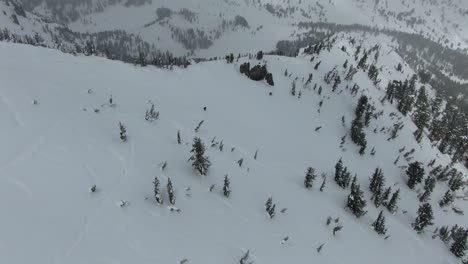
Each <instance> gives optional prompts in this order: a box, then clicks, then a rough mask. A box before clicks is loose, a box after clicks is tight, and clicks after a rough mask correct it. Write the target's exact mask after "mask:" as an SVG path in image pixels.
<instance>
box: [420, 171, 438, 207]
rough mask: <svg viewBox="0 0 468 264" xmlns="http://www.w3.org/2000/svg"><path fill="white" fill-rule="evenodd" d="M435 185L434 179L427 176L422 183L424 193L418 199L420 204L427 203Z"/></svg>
mask: <svg viewBox="0 0 468 264" xmlns="http://www.w3.org/2000/svg"><path fill="white" fill-rule="evenodd" d="M435 185H436V179H435V178H434V177H432V176H428V177H427V178H426V180H425V181H424V193H423V195H421V197H419V201H420V202H427V201H428V200H429V196H430V195H431V193H432V191H433V190H434V187H435Z"/></svg>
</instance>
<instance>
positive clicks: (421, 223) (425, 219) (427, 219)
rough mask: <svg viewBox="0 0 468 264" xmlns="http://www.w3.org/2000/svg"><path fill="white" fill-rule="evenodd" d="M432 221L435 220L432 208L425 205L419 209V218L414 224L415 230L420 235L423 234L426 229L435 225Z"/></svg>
mask: <svg viewBox="0 0 468 264" xmlns="http://www.w3.org/2000/svg"><path fill="white" fill-rule="evenodd" d="M432 220H434V213H433V212H432V207H431V205H430V204H429V203H424V204H422V205H421V206H420V207H419V209H418V217H416V220H415V221H414V223H413V228H414V230H416V231H417V232H418V233H421V232H423V231H424V228H425V227H427V226H430V225H433V223H432Z"/></svg>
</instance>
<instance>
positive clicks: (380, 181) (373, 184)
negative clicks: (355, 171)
mask: <svg viewBox="0 0 468 264" xmlns="http://www.w3.org/2000/svg"><path fill="white" fill-rule="evenodd" d="M384 185H385V178H384V175H383V173H382V169H380V168H376V169H375V171H374V174H372V177H371V178H370V184H369V189H370V191H371V192H372V193H375V192H376V191H377V189H378V188H379V187H382V188H383V186H384Z"/></svg>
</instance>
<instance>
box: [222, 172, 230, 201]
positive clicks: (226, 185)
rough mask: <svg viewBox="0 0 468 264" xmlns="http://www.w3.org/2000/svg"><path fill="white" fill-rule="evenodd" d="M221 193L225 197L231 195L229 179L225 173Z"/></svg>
mask: <svg viewBox="0 0 468 264" xmlns="http://www.w3.org/2000/svg"><path fill="white" fill-rule="evenodd" d="M223 194H224V196H226V197H229V196H230V195H231V181H230V180H229V177H228V175H227V174H226V175H225V176H224V186H223Z"/></svg>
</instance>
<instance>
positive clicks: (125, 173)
mask: <svg viewBox="0 0 468 264" xmlns="http://www.w3.org/2000/svg"><path fill="white" fill-rule="evenodd" d="M375 41H378V40H377V39H376V40H375ZM342 45H345V46H346V45H348V42H347V41H345V40H343V41H342V42H340V41H338V42H337V44H336V45H335V46H334V47H333V48H332V49H331V50H330V51H329V52H328V51H323V52H322V53H321V55H320V56H318V57H317V58H316V61H318V60H322V61H323V63H322V65H321V66H320V68H319V69H318V70H317V71H316V70H314V65H315V62H314V63H312V62H310V56H309V55H302V56H301V57H299V58H287V57H277V56H265V57H264V59H263V61H264V62H266V63H267V65H268V70H269V71H270V72H272V73H273V76H274V81H275V86H274V87H271V86H268V85H267V84H266V83H264V82H254V81H251V80H250V79H248V78H247V77H245V76H243V75H241V74H240V73H239V66H240V63H243V62H245V61H246V60H247V58H241V59H240V60H239V61H238V62H235V63H233V64H227V63H226V62H225V61H213V62H206V63H200V64H195V65H192V66H190V67H189V68H188V69H178V68H175V69H174V70H173V71H168V70H162V69H157V68H154V67H145V68H142V67H136V66H133V65H130V64H124V63H121V62H117V61H110V60H106V59H103V58H99V57H85V56H72V55H69V54H63V53H60V52H58V51H55V50H50V49H45V48H38V47H32V46H26V45H19V44H11V43H0V58H2V59H1V60H0V80H1V82H0V120H2V130H1V131H0V146H1V148H0V181H1V184H0V209H1V210H2V211H3V212H4V213H3V214H2V217H0V234H1V236H0V263H9V264H22V263H33V262H34V263H38V264H49V263H67V264H75V263H76V264H78V263H80V264H81V263H96V264H97V263H100V264H102V263H109V264H111V263H112V264H115V263H142V264H145V263H148V264H149V263H180V261H183V260H184V259H188V261H187V262H186V263H187V264H198V263H199V264H202V263H203V264H217V263H239V259H240V258H241V257H242V256H243V255H244V254H245V252H246V251H247V250H250V260H251V261H253V263H258V264H262V263H264V264H276V263H278V264H279V263H304V262H306V261H309V262H320V263H325V264H327V263H329V264H332V263H333V264H336V263H347V264H354V263H363V262H364V263H374V262H378V263H388V264H390V263H421V264H423V263H424V264H432V263H434V264H436V263H437V264H439V263H458V262H457V261H458V260H457V259H456V258H455V257H453V256H452V255H451V254H450V252H449V250H448V249H447V247H446V246H445V245H444V244H443V243H442V242H441V241H440V240H439V239H434V240H433V239H431V235H432V231H433V230H434V229H435V228H436V227H439V226H441V225H453V224H455V223H458V224H464V223H466V222H467V221H466V220H467V218H466V216H459V215H456V214H454V213H453V212H452V211H451V210H448V211H444V210H442V209H441V208H440V207H439V206H438V201H439V200H440V199H441V197H442V195H443V193H444V192H445V191H446V190H447V188H448V187H447V186H446V183H438V184H437V187H436V189H435V191H434V193H433V194H432V196H431V197H432V199H431V201H430V203H431V204H432V206H433V209H434V215H435V221H434V222H435V225H434V226H432V227H430V228H428V229H427V231H426V233H425V234H417V233H416V232H415V231H414V230H413V229H412V227H411V223H412V222H413V221H414V219H415V218H416V211H417V208H418V206H419V201H418V199H417V197H416V196H417V194H416V193H415V192H414V191H411V190H409V189H408V187H406V183H405V182H406V176H405V174H404V169H401V168H399V167H398V166H404V165H406V162H405V161H404V160H403V159H402V161H400V163H399V164H397V165H394V164H393V161H394V159H395V158H396V156H398V155H399V152H398V149H400V148H401V147H403V146H406V149H407V150H409V149H411V148H415V153H414V155H413V156H414V160H419V161H421V162H423V163H424V164H427V162H429V161H430V160H432V159H433V158H437V163H438V164H442V165H446V164H448V162H449V158H448V157H447V156H445V155H442V154H440V153H439V152H438V151H437V150H435V149H433V148H432V147H431V146H430V144H429V142H428V140H427V139H426V138H424V139H423V142H422V144H421V145H418V144H417V143H416V142H415V141H414V137H413V134H412V133H413V131H414V130H415V126H414V124H413V123H412V122H411V121H410V119H409V118H406V117H405V118H402V119H401V120H402V121H403V122H404V123H405V127H404V129H403V130H402V131H401V132H400V136H399V137H398V138H396V139H395V140H394V141H387V138H388V134H386V133H373V132H372V131H373V130H374V128H377V129H378V130H379V131H380V128H383V127H385V128H389V127H392V126H393V123H394V121H393V120H392V117H391V116H390V113H392V112H397V111H396V109H395V107H394V106H392V105H390V104H388V103H385V104H384V105H382V104H381V103H380V102H379V100H380V99H381V98H382V96H383V95H384V90H381V89H377V88H375V87H374V85H373V84H372V82H371V81H370V80H369V79H368V77H367V74H366V73H364V72H362V71H360V72H358V73H357V74H356V76H355V78H354V82H356V83H358V84H359V85H360V86H361V87H362V92H363V93H365V94H367V95H368V96H369V97H371V98H372V102H373V103H374V104H375V106H376V107H377V111H380V110H383V111H384V114H383V115H382V116H381V117H379V118H378V119H376V120H372V122H371V126H370V127H369V128H366V134H367V135H368V141H369V145H368V149H369V150H370V149H371V148H372V147H375V149H376V151H377V152H376V154H375V156H371V155H369V154H366V155H364V156H360V155H359V154H358V153H357V152H358V148H357V146H356V145H354V144H353V143H352V142H351V141H350V139H349V136H348V138H347V140H346V141H347V143H345V144H344V149H345V150H343V149H341V148H340V147H339V146H340V141H341V140H340V139H341V138H342V137H343V136H344V135H346V134H347V133H348V132H349V127H350V122H351V120H352V118H353V115H354V109H355V107H356V104H357V99H358V97H359V96H354V97H353V96H351V95H350V93H349V90H347V89H345V87H346V85H350V86H352V84H353V83H354V82H347V81H345V80H344V79H343V82H342V84H341V85H340V86H339V88H338V91H336V92H334V93H333V92H332V91H331V87H330V86H329V85H327V84H325V83H324V82H323V76H324V75H325V73H326V72H327V71H329V70H330V69H331V68H333V67H334V66H335V65H342V64H343V61H344V60H345V59H346V58H349V59H350V61H351V59H352V57H353V56H352V55H348V54H346V53H344V52H342V51H341V49H340V48H341V46H342ZM369 45H370V44H369ZM381 54H382V58H381V59H380V60H379V61H380V62H381V63H382V64H385V65H389V66H388V68H386V70H384V71H382V72H385V73H383V76H382V79H383V78H387V79H400V78H401V79H403V78H407V76H405V75H402V74H400V73H397V72H395V70H394V69H393V68H392V67H390V65H396V64H398V63H399V62H401V58H400V57H398V55H397V54H396V53H395V52H392V47H390V46H383V47H382V52H381ZM258 62H259V61H257V60H252V61H251V64H256V63H258ZM286 69H287V71H288V72H289V73H290V74H291V76H290V77H285V76H284V72H285V70H286ZM392 69H393V70H392ZM341 71H342V69H340V72H341ZM405 71H406V74H409V75H410V74H411V70H410V69H408V68H406V66H405ZM309 73H313V76H314V77H313V81H312V85H310V86H309V87H304V86H303V81H301V80H302V78H305V79H307V77H308V75H309ZM296 76H297V81H296V83H297V89H298V91H301V93H302V96H301V98H300V99H298V98H297V97H293V96H291V95H290V88H291V82H292V81H293V80H294V79H296ZM314 83H317V84H318V85H319V86H322V87H323V91H322V93H321V95H319V94H318V92H317V90H313V89H312V86H313V84H314ZM383 83H385V81H383ZM270 92H271V93H272V95H271V96H270V95H269V93H270ZM111 95H112V99H113V103H114V104H115V105H113V106H111V105H110V104H109V97H110V96H111ZM322 100H323V105H322V107H319V103H320V101H322ZM33 102H36V103H33ZM150 102H153V103H154V105H155V109H156V111H159V113H160V116H159V119H158V120H156V121H155V122H147V121H146V120H145V118H144V117H145V111H146V110H147V109H149V108H150ZM205 106H206V108H207V109H206V111H204V110H203V107H205ZM319 109H320V112H319V111H318V110H319ZM342 116H344V117H345V120H346V122H345V124H344V126H343V125H342V123H341V117H342ZM397 116H399V114H397ZM202 120H204V123H203V124H202V126H201V128H200V129H199V131H198V132H195V131H194V128H195V127H196V126H197V125H198V124H199V123H200V121H202ZM119 122H122V123H123V124H124V125H125V126H126V128H127V135H128V140H127V142H122V141H121V140H120V139H119V127H118V124H119ZM319 126H321V127H322V128H321V129H320V130H318V131H316V128H317V127H319ZM178 131H180V135H181V138H182V144H181V145H178V144H177V133H178ZM196 136H198V137H200V138H201V139H202V141H203V142H204V143H205V144H206V145H207V155H208V156H209V157H210V160H211V162H212V166H211V168H210V171H209V173H208V175H207V176H206V177H201V176H199V175H198V174H197V173H195V171H194V170H193V169H192V168H191V166H190V163H188V162H187V160H188V158H189V157H190V155H191V153H190V149H191V144H192V140H193V138H194V137H196ZM215 137H216V138H215ZM214 138H215V139H214ZM221 140H222V142H223V144H224V149H223V151H220V150H219V147H218V146H219V142H221ZM211 142H215V143H218V145H217V146H216V147H210V145H211V144H210V143H211ZM256 150H258V156H257V158H256V159H254V154H255V152H256ZM368 152H369V151H368ZM340 157H342V159H343V162H344V164H345V165H346V166H348V168H349V169H350V171H351V172H352V173H353V174H354V173H355V174H356V175H357V177H358V179H359V183H360V184H361V189H362V190H363V191H364V192H365V197H366V199H367V200H368V205H367V208H366V210H368V213H367V214H366V215H365V216H363V217H361V218H359V219H357V218H356V217H354V216H353V215H352V214H351V213H350V212H349V211H347V210H345V209H344V207H345V204H346V197H347V195H348V194H349V189H347V190H342V189H341V188H339V187H338V186H337V185H336V184H335V182H334V181H333V176H334V175H333V174H334V165H335V163H336V162H337V160H338V159H339V158H340ZM241 159H243V163H242V166H239V165H238V161H239V160H241ZM165 161H167V167H166V168H165V169H164V170H162V169H161V168H160V164H162V163H164V162H165ZM308 166H312V167H314V168H315V169H316V172H317V174H318V177H317V179H316V181H315V182H314V186H313V189H312V190H306V189H305V188H304V186H303V181H304V176H305V171H306V169H307V167H308ZM378 166H379V167H381V168H382V169H383V172H384V174H385V177H386V180H387V185H388V186H392V189H393V190H396V189H398V188H401V197H402V199H401V201H400V202H399V210H398V212H397V213H396V214H395V215H391V214H390V213H389V212H388V211H387V210H386V209H383V208H379V209H377V208H375V206H374V205H373V204H372V203H371V202H370V197H371V194H370V192H369V191H368V184H369V180H368V178H369V177H370V176H371V174H372V173H373V171H374V170H375V169H376V167H378ZM456 167H457V168H458V169H460V170H462V171H463V172H464V173H465V174H466V170H463V168H461V166H458V165H456ZM322 173H324V174H325V175H326V177H327V178H326V179H327V180H326V187H325V190H324V192H320V191H319V187H320V185H321V183H322V178H321V177H320V175H321V174H322ZM226 174H228V175H229V178H230V179H231V189H232V193H231V196H230V197H229V198H226V197H224V196H223V194H222V185H223V179H224V175H226ZM155 176H157V177H158V178H159V180H160V181H161V189H162V190H163V193H164V195H163V198H164V202H165V204H164V205H162V206H159V205H157V204H156V202H155V201H154V192H153V188H154V186H153V184H152V182H153V180H154V177H155ZM168 178H170V179H171V180H172V182H173V184H174V188H175V206H176V207H177V208H179V209H180V212H174V211H170V210H169V208H168V207H167V205H168V197H167V193H166V191H165V190H166V183H167V179H168ZM94 184H96V186H97V190H96V192H94V193H91V192H89V188H90V187H91V186H93V185H94ZM213 184H214V185H215V187H214V189H213V191H212V192H210V191H209V189H210V186H212V185H213ZM270 196H271V197H273V202H274V203H276V206H277V207H276V216H275V217H274V218H273V219H270V218H269V217H268V215H267V214H266V212H265V208H264V205H265V202H266V200H267V198H268V197H270ZM122 202H125V204H126V205H125V206H121V205H122ZM455 205H456V206H457V207H459V208H461V209H463V210H465V211H467V210H468V206H467V204H466V202H465V203H464V202H463V201H462V200H457V201H456V202H455ZM283 208H285V209H287V210H285V211H284V212H280V211H282V209H283ZM381 209H383V210H384V212H385V215H386V217H387V227H388V233H387V234H388V235H390V237H389V238H388V239H385V240H384V239H383V237H382V236H379V235H377V234H376V233H375V232H374V231H373V230H372V228H371V226H370V225H371V224H372V222H373V221H374V220H375V218H376V217H377V215H378V213H379V211H380V210H381ZM403 211H407V213H403ZM328 216H332V217H333V218H334V219H335V218H339V221H338V222H337V223H335V222H333V223H332V224H331V225H330V226H327V225H326V221H327V217H328ZM337 225H343V229H342V230H341V231H339V232H338V233H337V234H336V235H335V236H334V235H333V232H332V230H333V227H335V226H337ZM285 237H289V239H287V241H285V243H282V240H283V239H284V238H285ZM323 243H324V246H323V249H322V250H321V252H320V253H318V252H317V250H316V248H317V247H319V246H320V245H321V244H323Z"/></svg>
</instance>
